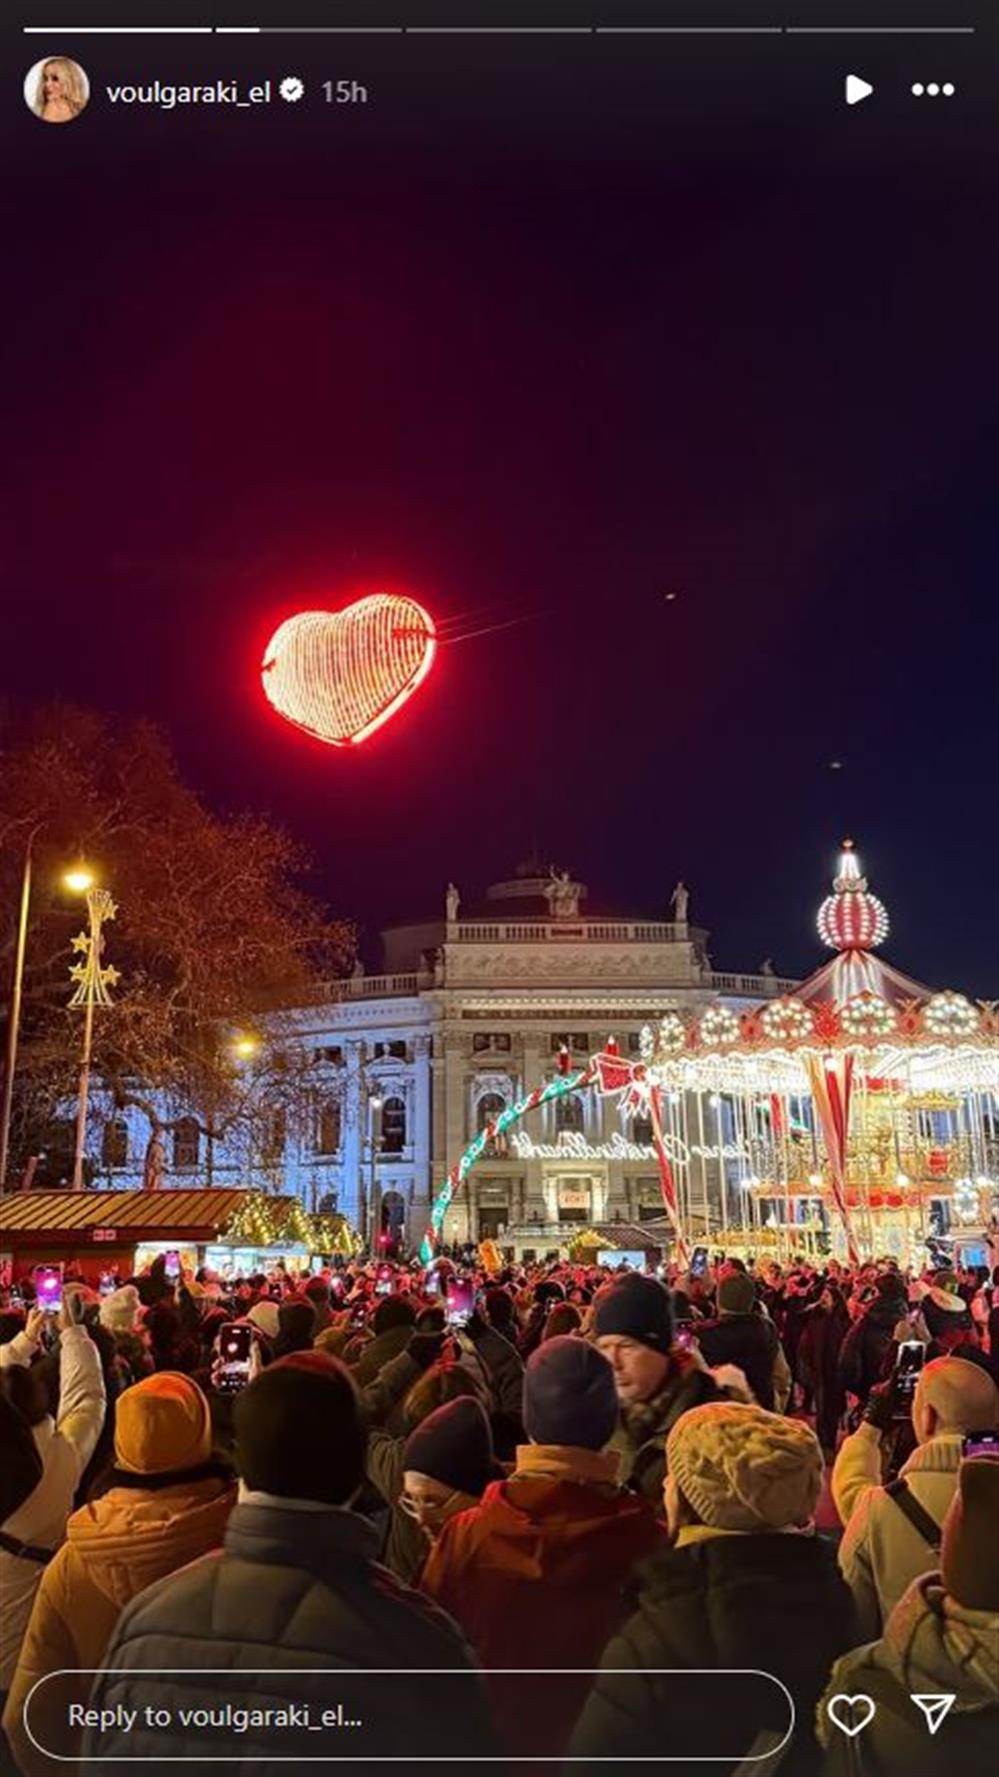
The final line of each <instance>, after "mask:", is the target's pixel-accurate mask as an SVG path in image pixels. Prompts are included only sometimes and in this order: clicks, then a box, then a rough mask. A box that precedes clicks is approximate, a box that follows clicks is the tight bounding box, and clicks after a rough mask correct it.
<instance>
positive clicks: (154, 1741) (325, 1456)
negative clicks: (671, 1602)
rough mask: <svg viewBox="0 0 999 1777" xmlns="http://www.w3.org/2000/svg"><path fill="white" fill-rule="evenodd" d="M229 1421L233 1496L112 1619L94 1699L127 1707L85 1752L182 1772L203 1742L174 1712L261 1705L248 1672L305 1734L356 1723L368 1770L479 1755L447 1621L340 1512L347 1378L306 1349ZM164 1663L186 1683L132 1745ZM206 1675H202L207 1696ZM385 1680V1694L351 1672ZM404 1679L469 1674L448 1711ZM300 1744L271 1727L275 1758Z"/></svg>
mask: <svg viewBox="0 0 999 1777" xmlns="http://www.w3.org/2000/svg"><path fill="white" fill-rule="evenodd" d="M234 1420H235V1432H236V1444H235V1451H236V1463H237V1467H238V1471H239V1496H238V1500H237V1503H236V1505H235V1507H234V1508H233V1511H232V1513H231V1516H230V1517H229V1520H228V1523H227V1524H226V1527H225V1534H224V1541H223V1545H222V1549H221V1551H220V1552H219V1553H217V1554H215V1555H212V1556H211V1557H209V1558H207V1559H202V1560H197V1561H194V1562H192V1563H191V1564H190V1565H188V1566H186V1567H184V1568H183V1570H182V1571H181V1572H179V1573H173V1574H171V1575H170V1576H169V1577H168V1578H164V1579H162V1580H160V1581H159V1582H158V1583H157V1584H155V1585H153V1586H150V1587H148V1588H147V1590H146V1591H145V1592H144V1593H143V1594H142V1596H141V1597H139V1598H136V1599H134V1600H133V1601H132V1602H131V1603H130V1604H128V1605H127V1606H126V1608H125V1610H124V1612H123V1613H122V1616H121V1618H120V1620H119V1622H118V1626H117V1629H116V1631H115V1634H114V1637H113V1639H112V1641H111V1645H110V1647H109V1648H108V1650H107V1653H106V1654H105V1655H104V1658H103V1660H102V1661H101V1662H99V1663H100V1664H101V1665H102V1667H103V1668H104V1670H103V1671H102V1672H101V1673H100V1674H99V1675H98V1677H97V1681H96V1685H95V1688H94V1691H93V1696H92V1702H93V1704H94V1705H95V1706H96V1708H98V1709H100V1708H101V1707H102V1705H103V1704H104V1703H105V1700H108V1701H109V1700H110V1699H111V1698H112V1697H113V1700H114V1703H115V1704H116V1705H119V1707H124V1708H126V1709H127V1708H132V1709H135V1710H137V1711H138V1725H137V1726H136V1727H134V1728H133V1730H132V1732H130V1733H126V1732H125V1731H124V1729H123V1728H118V1727H111V1728H106V1729H104V1730H99V1731H92V1732H90V1733H88V1735H87V1736H86V1738H85V1741H84V1753H85V1756H86V1757H88V1758H94V1759H97V1760H103V1759H112V1758H122V1757H124V1758H130V1759H136V1758H139V1759H141V1758H143V1757H150V1756H155V1757H158V1758H166V1759H167V1760H174V1759H176V1760H180V1759H192V1760H193V1761H195V1763H194V1765H192V1769H194V1768H196V1767H197V1761H198V1759H199V1755H200V1756H201V1757H204V1756H206V1747H205V1741H204V1736H203V1735H202V1736H201V1737H200V1738H199V1737H198V1736H197V1734H190V1735H188V1734H187V1733H185V1730H184V1727H183V1724H182V1723H181V1722H180V1721H179V1719H178V1715H179V1711H178V1708H177V1705H178V1704H179V1705H181V1706H183V1705H184V1704H185V1703H189V1704H192V1705H198V1704H204V1703H205V1702H206V1701H208V1700H210V1702H211V1703H212V1705H213V1706H215V1707H216V1708H220V1709H223V1710H224V1708H225V1706H226V1705H229V1706H231V1708H232V1709H233V1710H234V1711H236V1710H242V1711H247V1710H249V1709H252V1708H253V1707H254V1706H255V1705H256V1704H257V1703H258V1701H260V1700H262V1690H261V1686H262V1681H261V1678H260V1676H259V1674H260V1672H261V1671H263V1672H266V1673H267V1679H266V1686H265V1700H266V1702H267V1704H268V1705H272V1706H275V1707H278V1708H280V1707H286V1708H288V1709H293V1708H298V1709H299V1710H300V1709H301V1706H302V1705H308V1706H309V1707H310V1709H311V1711H312V1719H313V1720H314V1721H318V1720H319V1719H320V1714H321V1711H322V1710H323V1709H324V1708H328V1707H329V1706H330V1704H331V1703H334V1702H341V1703H343V1704H344V1706H345V1709H346V1711H347V1712H348V1714H349V1715H350V1716H351V1717H354V1718H359V1719H361V1720H362V1721H363V1722H364V1725H365V1734H364V1740H363V1747H359V1752H360V1751H362V1750H363V1756H364V1757H366V1758H375V1759H384V1760H386V1761H387V1762H391V1764H392V1765H393V1767H394V1765H395V1763H396V1762H397V1761H401V1759H402V1757H403V1755H405V1756H408V1757H410V1758H413V1757H417V1758H418V1757H421V1756H423V1757H426V1756H427V1755H428V1754H429V1753H430V1752H431V1751H432V1750H433V1751H436V1752H438V1753H440V1754H442V1755H444V1756H447V1755H450V1756H451V1757H452V1758H453V1759H455V1760H457V1759H458V1758H459V1757H461V1755H463V1754H467V1752H468V1749H469V1748H470V1747H471V1748H475V1750H476V1752H482V1753H484V1754H485V1755H486V1756H488V1755H489V1753H490V1752H491V1751H492V1735H491V1730H490V1725H489V1720H488V1716H487V1713H486V1707H485V1697H484V1692H483V1690H482V1687H481V1684H480V1682H479V1680H478V1679H477V1678H476V1676H475V1674H474V1662H473V1659H472V1655H471V1653H470V1650H469V1649H468V1647H467V1646H466V1644H465V1642H464V1641H463V1640H462V1637H461V1635H460V1634H459V1632H458V1630H457V1629H456V1628H455V1625H454V1624H453V1623H451V1622H450V1621H449V1620H448V1619H447V1618H446V1617H445V1616H443V1615H442V1613H441V1612H439V1611H437V1610H435V1609H434V1608H433V1607H432V1606H431V1605H430V1604H429V1603H428V1602H427V1601H426V1600H425V1599H423V1598H421V1597H420V1596H419V1595H418V1594H416V1593H414V1592H411V1591H410V1590H409V1589H408V1588H407V1587H405V1586H403V1585H401V1584H399V1582H398V1581H396V1580H395V1579H394V1578H393V1577H392V1575H390V1574H389V1573H388V1572H387V1571H386V1570H385V1569H384V1568H383V1567H381V1566H380V1565H379V1561H378V1548H379V1535H378V1531H377V1530H376V1528H375V1526H374V1525H373V1524H371V1523H369V1522H368V1520H367V1519H365V1518H363V1517H361V1515H360V1514H359V1513H357V1512H355V1511H353V1510H352V1509H351V1506H352V1502H353V1500H354V1499H355V1497H356V1496H357V1494H358V1492H359V1490H360V1488H361V1486H362V1484H363V1481H364V1462H365V1444H366V1436H367V1434H366V1426H365V1422H364V1415H363V1411H362V1404H361V1399H360V1396H359V1393H358V1389H357V1385H356V1383H355V1381H354V1379H353V1377H352V1376H351V1373H350V1371H349V1370H348V1369H347V1368H346V1366H345V1365H344V1364H342V1363H340V1362H339V1361H338V1360H337V1359H336V1358H332V1357H329V1356H327V1355H326V1354H325V1353H323V1352H322V1351H317V1350H312V1351H299V1352H293V1353H291V1354H290V1355H289V1356H288V1357H284V1358H279V1359H277V1360H276V1361H275V1362H274V1363H272V1364H270V1365H269V1366H268V1367H267V1369H265V1370H263V1371H262V1372H261V1373H260V1375H259V1376H257V1377H256V1378H255V1379H254V1381H252V1382H251V1383H250V1384H249V1386H248V1387H247V1388H246V1389H244V1390H243V1392H242V1393H241V1394H240V1395H239V1397H238V1399H237V1402H236V1407H235V1413H234ZM179 1667H180V1668H188V1669H192V1670H191V1671H190V1676H189V1677H187V1678H185V1677H184V1675H183V1673H178V1672H177V1671H174V1672H172V1673H171V1676H170V1680H169V1695H170V1698H171V1701H172V1703H173V1704H174V1710H173V1717H174V1719H173V1723H172V1725H171V1726H170V1727H169V1728H168V1729H165V1730H159V1731H155V1732H146V1731H145V1729H144V1727H143V1721H144V1712H145V1707H146V1706H147V1705H148V1704H154V1703H155V1702H156V1700H157V1699H159V1698H162V1696H163V1680H162V1678H161V1676H160V1674H161V1672H162V1671H163V1669H164V1668H175V1669H176V1668H179ZM205 1668H209V1669H213V1671H214V1674H215V1675H214V1676H213V1677H212V1678H211V1680H210V1689H209V1687H208V1682H207V1681H206V1680H205V1678H204V1677H203V1676H202V1672H203V1669H205ZM332 1668H335V1669H337V1670H336V1684H335V1686H334V1687H333V1691H331V1688H330V1687H331V1669H332ZM386 1668H387V1669H389V1670H390V1671H391V1673H392V1677H391V1680H390V1681H386V1679H384V1678H383V1677H379V1678H377V1679H374V1680H372V1679H370V1678H369V1679H365V1678H364V1677H363V1676H358V1677H356V1678H354V1677H352V1676H351V1670H352V1671H353V1672H358V1671H359V1672H360V1673H361V1674H363V1673H364V1672H365V1671H366V1670H371V1669H374V1670H377V1671H379V1672H382V1671H384V1670H385V1669H386ZM414 1668H416V1669H419V1668H430V1669H440V1668H449V1669H456V1670H459V1671H461V1672H463V1673H465V1674H466V1675H467V1676H466V1677H464V1678H463V1679H462V1681H461V1683H460V1684H454V1685H451V1686H449V1687H448V1689H447V1703H446V1710H435V1709H434V1708H432V1707H430V1708H428V1698H427V1689H426V1686H427V1681H426V1679H425V1677H423V1676H422V1675H420V1673H419V1672H418V1671H417V1672H415V1673H414V1675H413V1676H412V1677H409V1676H407V1674H408V1672H409V1671H410V1670H411V1669H414ZM199 1669H201V1670H199ZM334 1691H335V1695H334V1694H333V1693H334ZM386 1696H388V1697H389V1699H390V1701H389V1704H388V1706H385V1705H384V1702H383V1701H382V1700H383V1699H384V1698H385V1697H386ZM110 1713H111V1714H114V1711H111V1712H110ZM442 1718H443V1719H444V1722H445V1724H446V1725H445V1729H444V1732H443V1735H442V1729H441V1722H442ZM315 1748H316V1740H315V1736H314V1735H313V1734H312V1733H311V1732H310V1730H309V1728H308V1727H306V1726H304V1725H302V1726H300V1725H298V1724H296V1723H295V1722H294V1721H292V1722H289V1723H288V1724H287V1725H286V1726H285V1727H284V1728H283V1729H282V1732H281V1736H280V1756H281V1757H282V1758H284V1759H286V1760H287V1759H289V1758H290V1759H295V1758H296V1757H298V1758H304V1759H306V1760H308V1759H312V1760H314V1759H315V1757H316V1752H315ZM274 1753H275V1740H274V1736H273V1734H271V1735H270V1736H268V1734H267V1733H266V1732H264V1733H255V1732H254V1731H253V1729H252V1726H250V1727H248V1728H247V1730H246V1731H245V1732H242V1731H240V1730H239V1729H238V1728H237V1727H233V1728H232V1729H231V1730H230V1732H229V1733H228V1734H226V1733H220V1735H219V1736H218V1738H213V1741H212V1745H211V1754H212V1756H214V1757H216V1758H218V1757H222V1758H227V1757H228V1758H233V1759H235V1761H236V1762H238V1763H239V1765H240V1768H241V1769H243V1768H246V1769H251V1768H254V1765H255V1761H257V1760H262V1761H264V1769H273V1768H274V1767H273V1766H272V1765H270V1764H268V1763H267V1760H268V1755H271V1756H273V1755H274ZM344 1756H345V1757H348V1758H349V1754H347V1753H345V1754H344Z"/></svg>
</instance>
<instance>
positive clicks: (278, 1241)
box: [0, 1186, 356, 1284]
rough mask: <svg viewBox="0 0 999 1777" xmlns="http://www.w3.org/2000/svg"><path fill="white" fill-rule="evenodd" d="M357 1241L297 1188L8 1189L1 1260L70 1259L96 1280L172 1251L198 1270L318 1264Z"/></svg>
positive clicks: (27, 1264)
mask: <svg viewBox="0 0 999 1777" xmlns="http://www.w3.org/2000/svg"><path fill="white" fill-rule="evenodd" d="M355 1249H356V1239H355V1236H354V1234H353V1232H352V1230H351V1228H350V1227H349V1225H348V1223H347V1222H346V1220H345V1219H344V1217H343V1216H312V1215H309V1214H308V1212H307V1211H306V1210H305V1208H304V1207H303V1205H302V1204H301V1203H300V1202H299V1200H298V1198H297V1197H270V1196H267V1195H265V1194H264V1193H263V1192H258V1191H249V1190H244V1189H239V1188H235V1187H231V1188H226V1189H216V1188H214V1187H205V1186H195V1187H193V1188H190V1189H186V1190H185V1189H179V1190H173V1189H169V1188H163V1189H160V1190H155V1191H37V1192H34V1191H28V1192H23V1193H18V1192H15V1193H13V1194H11V1195H7V1196H2V1197H0V1265H3V1266H4V1269H6V1266H7V1265H8V1264H9V1266H10V1272H11V1275H12V1277H13V1279H14V1280H15V1281H16V1280H17V1279H18V1278H21V1277H27V1276H30V1274H31V1272H32V1271H33V1269H34V1267H35V1266H36V1265H52V1264H57V1263H59V1262H60V1261H62V1262H65V1263H66V1264H72V1265H73V1266H74V1268H75V1269H76V1270H77V1271H78V1272H79V1273H80V1275H81V1276H82V1277H83V1278H84V1279H85V1280H86V1281H87V1282H88V1283H92V1284H96V1283H97V1282H98V1280H99V1278H100V1275H101V1273H102V1272H103V1271H109V1270H114V1271H117V1272H118V1274H119V1275H120V1276H122V1277H124V1276H127V1275H131V1274H132V1273H133V1272H136V1271H141V1270H143V1269H144V1268H145V1267H146V1266H148V1265H149V1264H150V1263H151V1262H152V1260H153V1259H154V1258H155V1257H156V1256H157V1254H159V1253H166V1252H176V1253H177V1254H178V1255H179V1258H180V1262H181V1264H182V1265H184V1266H185V1267H189V1268H190V1269H192V1270H193V1269H196V1268H197V1267H198V1266H199V1265H208V1266H209V1267H210V1268H211V1269H213V1270H217V1271H219V1272H225V1271H226V1270H230V1271H231V1272H232V1273H236V1272H240V1271H241V1272H244V1273H245V1272H248V1271H257V1270H264V1271H266V1270H267V1269H268V1268H269V1267H270V1266H273V1265H275V1264H277V1263H278V1262H279V1261H283V1262H285V1263H287V1264H288V1265H289V1267H291V1268H295V1269H308V1267H309V1265H310V1263H311V1261H312V1260H313V1259H316V1258H320V1257H321V1258H328V1257H332V1256H333V1255H335V1254H337V1253H340V1254H344V1255H345V1256H349V1255H350V1254H352V1253H353V1252H354V1251H355Z"/></svg>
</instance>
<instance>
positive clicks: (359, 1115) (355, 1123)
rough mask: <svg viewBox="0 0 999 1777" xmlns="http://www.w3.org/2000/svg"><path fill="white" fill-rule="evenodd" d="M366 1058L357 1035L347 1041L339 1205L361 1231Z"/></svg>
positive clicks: (345, 1048)
mask: <svg viewBox="0 0 999 1777" xmlns="http://www.w3.org/2000/svg"><path fill="white" fill-rule="evenodd" d="M363 1060H364V1045H363V1043H361V1042H360V1041H359V1040H358V1039H356V1038H350V1039H348V1041H347V1042H346V1043H345V1044H344V1081H343V1110H342V1129H341V1138H340V1139H341V1143H342V1159H341V1168H340V1177H341V1180H342V1197H341V1202H340V1207H341V1209H342V1211H343V1213H344V1215H345V1216H346V1217H347V1220H348V1221H349V1222H350V1224H351V1226H352V1227H353V1228H356V1229H358V1230H360V1229H361V1227H362V1226H363V1214H362V1207H363V1187H362V1179H361V1174H362V1170H363V1166H364V1152H365V1143H366V1140H367V1131H366V1130H365V1128H364V1109H365V1106H364V1086H363V1082H362V1077H361V1070H362V1066H363Z"/></svg>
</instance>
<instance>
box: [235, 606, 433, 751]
mask: <svg viewBox="0 0 999 1777" xmlns="http://www.w3.org/2000/svg"><path fill="white" fill-rule="evenodd" d="M436 650H437V638H436V632H435V629H434V623H433V619H432V617H430V615H429V613H428V612H426V611H425V610H424V609H423V607H422V605H418V604H417V603H416V600H415V599H411V598H407V597H406V595H405V594H404V593H394V592H373V593H369V594H368V595H367V596H366V597H365V598H360V599H357V600H356V602H355V603H354V604H352V605H347V606H346V607H345V609H344V610H342V611H300V612H299V614H298V616H297V617H289V618H288V619H287V620H286V622H284V623H282V624H281V626H280V628H279V629H277V630H275V632H274V634H273V635H272V637H271V639H270V641H269V642H268V644H267V647H266V649H265V651H264V659H263V665H262V667H261V676H262V678H263V684H264V691H265V692H266V694H267V697H268V699H269V701H270V702H271V703H272V704H273V705H274V708H275V709H276V710H277V711H278V714H279V715H282V716H284V717H285V718H286V720H287V721H289V722H293V723H294V724H295V727H296V728H304V729H305V731H306V733H307V734H313V735H315V736H316V739H317V740H324V741H326V743H327V745H328V746H331V747H351V746H356V745H357V744H358V742H359V741H362V740H367V738H368V735H369V734H373V733H374V732H375V729H376V728H380V727H381V726H382V724H383V723H384V722H387V721H388V720H389V718H390V716H394V715H395V714H396V712H397V710H400V709H401V708H402V706H403V704H404V703H405V702H406V701H407V699H408V698H410V697H412V695H413V692H414V691H415V690H416V687H417V686H418V685H419V684H420V683H421V681H422V680H423V679H425V678H426V676H427V673H428V672H429V671H430V668H431V666H432V665H433V659H434V654H435V653H436Z"/></svg>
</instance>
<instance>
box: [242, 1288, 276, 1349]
mask: <svg viewBox="0 0 999 1777" xmlns="http://www.w3.org/2000/svg"><path fill="white" fill-rule="evenodd" d="M246 1319H247V1320H248V1321H249V1322H250V1325H251V1326H253V1327H256V1329H257V1332H258V1333H259V1334H260V1335H261V1337H262V1338H264V1339H266V1340H267V1345H268V1355H269V1353H270V1348H271V1347H272V1346H273V1344H274V1341H275V1339H276V1338H277V1336H278V1334H279V1332H280V1331H281V1320H280V1316H279V1311H278V1305H277V1303H276V1302H271V1301H263V1302H254V1304H253V1307H252V1308H251V1309H250V1311H249V1313H248V1314H247V1316H246Z"/></svg>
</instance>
